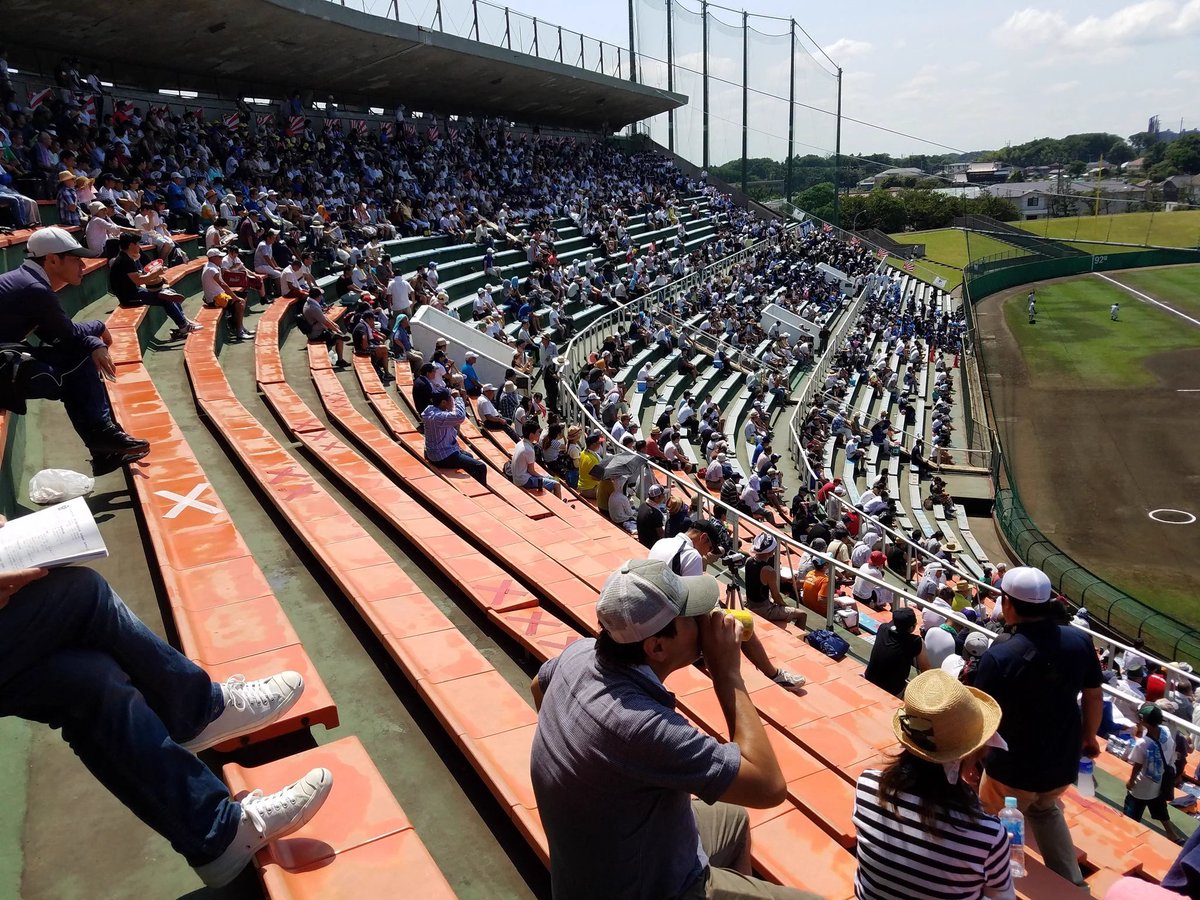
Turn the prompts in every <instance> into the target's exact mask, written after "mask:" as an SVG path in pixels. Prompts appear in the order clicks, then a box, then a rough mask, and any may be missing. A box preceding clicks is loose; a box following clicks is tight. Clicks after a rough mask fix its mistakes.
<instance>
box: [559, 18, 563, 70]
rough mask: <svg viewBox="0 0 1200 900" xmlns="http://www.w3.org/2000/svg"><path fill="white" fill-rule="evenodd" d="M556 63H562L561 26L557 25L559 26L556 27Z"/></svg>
mask: <svg viewBox="0 0 1200 900" xmlns="http://www.w3.org/2000/svg"><path fill="white" fill-rule="evenodd" d="M558 61H559V62H562V61H563V55H562V26H561V25H559V26H558Z"/></svg>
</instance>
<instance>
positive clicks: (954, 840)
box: [854, 669, 1016, 900]
mask: <svg viewBox="0 0 1200 900" xmlns="http://www.w3.org/2000/svg"><path fill="white" fill-rule="evenodd" d="M999 723H1000V707H999V706H998V705H997V704H996V701H995V700H993V699H992V698H991V697H989V696H988V695H987V694H985V693H983V692H982V691H977V690H974V689H973V688H969V687H966V686H965V685H962V684H960V683H959V682H958V681H956V680H955V679H954V678H953V676H951V675H949V674H947V673H946V672H943V671H941V670H940V669H934V670H931V671H928V672H923V673H921V674H920V675H918V676H917V677H916V678H914V679H913V680H912V683H911V684H910V685H909V686H908V688H907V690H905V692H904V707H903V709H899V710H897V711H896V713H895V716H894V717H893V719H892V730H893V731H894V732H895V734H896V740H898V741H899V742H900V745H901V747H902V748H903V749H902V750H901V752H900V755H899V756H898V757H896V759H895V760H894V761H893V762H892V763H891V764H890V765H889V766H888V767H887V768H886V769H884V770H883V771H882V772H880V771H878V770H872V769H868V770H867V771H865V772H863V774H862V775H860V776H859V778H858V784H857V786H856V788H855V797H854V825H855V829H856V831H857V834H858V842H857V845H856V853H857V855H858V872H857V873H856V874H855V877H854V895H855V897H857V898H860V900H892V898H895V897H903V898H905V900H938V898H943V897H954V898H955V900H982V898H984V897H988V898H1005V900H1015V897H1016V893H1015V892H1014V890H1013V883H1012V875H1011V873H1010V869H1009V840H1008V834H1007V832H1005V830H1004V827H1003V826H1002V825H1001V824H1000V821H999V819H997V818H996V817H995V816H992V815H988V814H987V813H986V812H984V810H983V809H982V807H981V806H980V805H979V797H978V796H977V795H976V793H975V790H974V788H973V787H972V785H973V784H974V783H975V781H976V779H977V778H978V772H979V762H980V760H981V759H982V757H983V754H984V753H985V752H986V749H987V748H988V747H991V746H995V745H997V744H999V743H1000V742H999V741H997V740H996V727H997V726H998V725H999Z"/></svg>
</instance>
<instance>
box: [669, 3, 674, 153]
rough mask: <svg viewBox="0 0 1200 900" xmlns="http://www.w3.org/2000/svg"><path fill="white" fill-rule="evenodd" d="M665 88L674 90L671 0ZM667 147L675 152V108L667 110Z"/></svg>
mask: <svg viewBox="0 0 1200 900" xmlns="http://www.w3.org/2000/svg"><path fill="white" fill-rule="evenodd" d="M667 90H668V91H674V90H675V49H674V43H673V37H672V29H671V0H667ZM667 149H668V150H670V151H671V152H672V153H674V152H675V109H674V108H671V109H669V110H667Z"/></svg>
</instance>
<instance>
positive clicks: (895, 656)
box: [863, 606, 929, 697]
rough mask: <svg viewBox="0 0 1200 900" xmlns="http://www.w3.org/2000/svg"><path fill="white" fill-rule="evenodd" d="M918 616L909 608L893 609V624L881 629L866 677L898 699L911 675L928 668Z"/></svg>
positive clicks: (882, 626)
mask: <svg viewBox="0 0 1200 900" xmlns="http://www.w3.org/2000/svg"><path fill="white" fill-rule="evenodd" d="M916 630H917V614H916V613H915V612H913V610H912V609H911V608H909V607H907V606H902V607H901V608H900V609H897V610H893V612H892V621H890V622H888V623H886V624H884V625H881V626H879V631H878V633H877V634H876V635H875V645H874V646H873V647H872V648H871V656H870V659H869V660H868V661H867V667H866V670H865V671H864V672H863V677H864V678H866V679H867V681H869V682H871V684H873V685H876V686H877V687H881V688H883V689H884V690H885V691H887V692H888V693H891V694H895V695H896V696H897V697H900V696H903V694H904V687H905V684H906V682H907V681H908V676H909V673H910V672H911V671H912V667H913V666H914V665H915V666H916V667H917V669H918V671H921V672H924V671H926V670H927V669H929V657H927V656H926V655H925V643H924V641H922V640H921V636H920V635H919V634H916Z"/></svg>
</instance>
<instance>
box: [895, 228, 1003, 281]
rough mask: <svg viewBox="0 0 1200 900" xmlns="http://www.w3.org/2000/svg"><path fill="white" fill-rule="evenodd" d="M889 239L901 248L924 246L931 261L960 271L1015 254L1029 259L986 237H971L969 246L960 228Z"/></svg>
mask: <svg viewBox="0 0 1200 900" xmlns="http://www.w3.org/2000/svg"><path fill="white" fill-rule="evenodd" d="M889 237H890V238H891V239H892V240H894V241H896V242H898V243H901V244H924V245H925V256H926V258H927V259H929V260H931V261H933V262H937V263H941V264H942V265H946V266H954V267H956V268H959V269H961V268H963V267H964V266H966V264H967V263H969V262H971V260H974V259H981V258H983V257H985V256H995V255H996V254H997V253H1011V254H1012V255H1014V256H1025V255H1026V253H1025V251H1024V250H1021V249H1020V248H1019V247H1014V246H1013V245H1012V244H1006V243H1004V242H1003V241H998V240H996V239H995V238H991V237H987V236H986V235H982V234H971V236H970V243H969V245H968V241H967V234H966V232H965V231H962V230H961V229H958V228H939V229H937V230H936V231H905V232H901V233H900V234H892V235H889ZM931 280H932V279H931ZM959 280H961V278H960V279H959Z"/></svg>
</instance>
